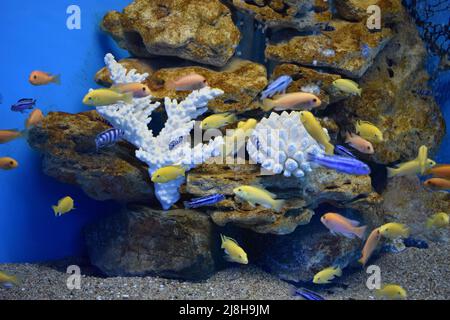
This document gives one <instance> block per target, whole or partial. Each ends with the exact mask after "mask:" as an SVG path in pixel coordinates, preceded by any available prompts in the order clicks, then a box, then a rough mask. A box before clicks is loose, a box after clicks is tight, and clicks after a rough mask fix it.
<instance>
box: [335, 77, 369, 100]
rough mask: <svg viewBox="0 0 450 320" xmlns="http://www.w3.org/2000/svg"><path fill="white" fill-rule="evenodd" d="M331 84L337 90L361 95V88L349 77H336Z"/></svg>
mask: <svg viewBox="0 0 450 320" xmlns="http://www.w3.org/2000/svg"><path fill="white" fill-rule="evenodd" d="M333 86H334V87H335V88H336V89H338V90H339V91H342V92H345V93H350V94H353V95H358V96H361V93H362V89H361V88H360V87H359V84H357V83H356V82H355V81H352V80H349V79H337V80H334V81H333Z"/></svg>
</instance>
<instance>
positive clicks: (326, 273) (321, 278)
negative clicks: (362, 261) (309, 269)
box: [313, 266, 342, 284]
mask: <svg viewBox="0 0 450 320" xmlns="http://www.w3.org/2000/svg"><path fill="white" fill-rule="evenodd" d="M340 276H342V269H341V268H340V267H338V266H335V267H328V268H325V269H323V270H322V271H320V272H318V273H316V274H315V275H314V279H313V283H315V284H329V283H331V281H332V280H334V278H336V277H340Z"/></svg>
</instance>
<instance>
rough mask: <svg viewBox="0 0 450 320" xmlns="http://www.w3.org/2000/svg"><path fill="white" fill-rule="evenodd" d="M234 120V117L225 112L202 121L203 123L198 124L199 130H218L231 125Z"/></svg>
mask: <svg viewBox="0 0 450 320" xmlns="http://www.w3.org/2000/svg"><path fill="white" fill-rule="evenodd" d="M236 120H237V119H236V115H235V114H233V113H229V112H226V113H218V114H213V115H211V116H209V117H206V118H205V119H203V121H202V122H201V123H200V128H201V129H203V130H208V129H218V128H221V127H224V126H226V125H229V124H232V123H234V122H236Z"/></svg>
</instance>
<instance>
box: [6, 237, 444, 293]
mask: <svg viewBox="0 0 450 320" xmlns="http://www.w3.org/2000/svg"><path fill="white" fill-rule="evenodd" d="M449 262H450V248H449V245H448V243H432V244H430V248H429V249H415V248H408V249H407V250H406V251H404V252H402V253H399V254H384V255H383V256H381V258H380V259H378V260H376V261H375V262H374V264H376V265H378V266H380V268H381V275H382V279H383V280H382V281H383V282H385V283H397V284H399V285H401V286H403V287H404V288H405V289H406V290H407V292H408V294H409V298H410V299H447V300H448V299H450V263H449ZM65 265H67V263H60V264H59V265H56V266H49V265H38V264H3V265H1V264H0V270H2V271H5V272H7V273H10V274H15V275H17V276H18V277H19V278H20V279H21V282H20V284H19V285H18V286H15V287H12V288H9V289H5V288H1V287H0V299H98V300H104V299H228V300H232V299H283V300H284V299H301V298H298V297H295V296H293V295H292V294H291V292H292V286H291V285H290V284H288V283H286V282H283V281H281V280H279V279H277V278H275V277H273V276H271V275H269V274H267V273H265V272H263V271H261V270H259V269H257V268H255V267H251V266H242V267H240V266H239V267H235V268H230V269H227V270H223V271H221V272H218V273H217V274H216V275H214V276H213V277H211V278H210V279H209V280H207V281H203V282H198V283H191V282H182V281H177V280H168V279H162V278H156V277H146V278H100V277H95V276H89V275H85V276H83V278H82V281H81V290H69V289H68V288H67V286H66V281H67V277H68V275H67V274H66V273H65ZM86 272H87V273H88V274H89V273H90V272H91V270H88V271H86ZM82 273H83V267H82ZM367 277H368V274H366V273H365V272H364V270H361V271H358V272H355V273H352V274H350V275H344V277H343V278H342V279H340V281H339V283H338V285H337V286H333V287H327V288H323V287H322V288H318V289H314V290H316V291H317V292H319V293H320V294H322V295H323V296H324V297H326V298H327V299H374V295H373V292H371V291H370V290H368V289H367V287H366V286H365V283H366V280H367Z"/></svg>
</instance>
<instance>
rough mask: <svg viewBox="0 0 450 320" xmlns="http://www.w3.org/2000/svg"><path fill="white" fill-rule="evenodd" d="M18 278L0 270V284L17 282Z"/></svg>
mask: <svg viewBox="0 0 450 320" xmlns="http://www.w3.org/2000/svg"><path fill="white" fill-rule="evenodd" d="M17 283H18V280H17V277H16V276H11V275H9V274H6V273H4V272H1V271H0V284H1V285H8V284H14V285H15V284H17Z"/></svg>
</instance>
